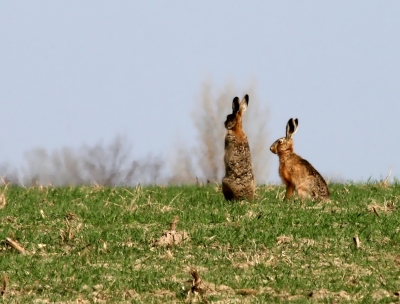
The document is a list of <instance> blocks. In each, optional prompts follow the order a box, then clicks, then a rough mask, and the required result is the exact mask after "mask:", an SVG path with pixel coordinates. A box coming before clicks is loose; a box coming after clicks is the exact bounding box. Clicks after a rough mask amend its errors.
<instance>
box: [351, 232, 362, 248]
mask: <svg viewBox="0 0 400 304" xmlns="http://www.w3.org/2000/svg"><path fill="white" fill-rule="evenodd" d="M353 242H354V246H355V247H356V249H359V248H360V247H361V242H360V239H359V238H358V235H355V236H354V237H353Z"/></svg>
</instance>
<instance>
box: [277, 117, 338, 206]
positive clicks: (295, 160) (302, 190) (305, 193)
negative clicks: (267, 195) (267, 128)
mask: <svg viewBox="0 0 400 304" xmlns="http://www.w3.org/2000/svg"><path fill="white" fill-rule="evenodd" d="M291 121H292V124H293V125H294V126H295V128H294V129H292V130H289V129H290V127H289V124H290V123H291ZM294 122H295V123H294ZM296 129H297V120H295V121H294V120H293V119H291V120H289V122H288V125H287V132H286V137H282V138H279V139H278V140H276V141H275V142H274V143H273V144H272V145H271V148H270V150H271V152H272V153H275V154H278V156H279V176H280V177H281V179H282V181H283V183H284V184H285V185H286V196H285V198H287V199H289V198H291V197H292V195H293V191H295V190H296V191H297V193H298V195H299V197H301V198H312V199H318V200H325V199H329V196H330V193H329V189H328V186H327V184H326V182H325V180H324V179H323V178H322V176H321V174H319V172H318V171H317V170H316V169H315V168H314V167H313V166H312V165H311V164H310V163H309V162H308V161H307V160H305V159H303V158H301V157H300V156H299V155H297V154H296V153H294V151H293V140H292V138H291V137H292V135H293V134H294V133H295V132H296Z"/></svg>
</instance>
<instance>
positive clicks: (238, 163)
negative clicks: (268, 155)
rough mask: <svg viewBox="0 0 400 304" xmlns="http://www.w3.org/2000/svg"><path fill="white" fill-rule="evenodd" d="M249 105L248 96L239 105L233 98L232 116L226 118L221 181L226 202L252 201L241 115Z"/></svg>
mask: <svg viewBox="0 0 400 304" xmlns="http://www.w3.org/2000/svg"><path fill="white" fill-rule="evenodd" d="M248 104H249V96H248V95H246V96H244V98H243V100H242V101H241V102H240V103H239V98H238V97H235V98H234V99H233V102H232V110H233V112H232V114H229V115H228V116H227V117H226V121H225V128H226V129H227V130H228V132H227V134H226V136H225V157H224V162H225V177H224V178H223V179H222V192H223V193H224V196H225V199H227V200H238V199H242V198H244V199H252V198H253V197H254V190H255V186H256V182H255V180H254V175H253V170H252V167H251V156H250V148H249V143H248V141H247V136H246V134H245V133H244V131H243V129H242V115H243V112H244V111H246V109H247V105H248Z"/></svg>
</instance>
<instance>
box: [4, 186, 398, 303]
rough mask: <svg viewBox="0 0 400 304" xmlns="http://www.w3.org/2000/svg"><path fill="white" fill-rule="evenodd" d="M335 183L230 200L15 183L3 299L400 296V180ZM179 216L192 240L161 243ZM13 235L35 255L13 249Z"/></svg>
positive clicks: (9, 197) (7, 192) (7, 213)
mask: <svg viewBox="0 0 400 304" xmlns="http://www.w3.org/2000/svg"><path fill="white" fill-rule="evenodd" d="M330 189H331V192H332V200H331V201H330V202H327V203H315V202H311V201H305V202H301V201H283V200H282V198H283V195H284V189H283V188H282V187H277V186H263V187H260V188H258V189H257V194H258V198H257V199H256V200H254V201H252V202H247V201H241V202H236V203H228V202H226V201H225V200H224V199H223V196H222V194H221V193H220V189H218V187H216V186H205V187H195V186H187V187H168V188H165V187H147V188H142V187H137V188H96V187H76V188H52V187H48V188H47V187H45V188H28V189H24V188H18V187H8V188H4V187H3V188H1V189H0V193H2V194H4V197H5V200H6V205H5V207H4V208H3V209H0V240H3V242H2V243H1V244H0V278H1V277H5V276H7V277H8V278H9V283H8V284H7V288H6V291H5V292H4V295H3V300H4V302H5V303H14V302H15V301H18V302H19V303H21V302H31V301H33V300H36V301H39V300H38V299H42V300H43V302H45V301H50V302H68V301H71V302H72V301H74V303H75V302H76V301H77V300H78V301H80V302H81V303H91V302H100V303H101V302H104V303H113V302H115V303H121V302H124V301H125V302H126V303H131V302H138V303H141V302H143V303H148V302H150V303H151V302H159V303H163V302H185V301H187V302H196V301H203V302H207V301H209V302H214V301H215V302H216V301H223V302H224V303H230V302H235V301H238V302H241V303H242V302H279V301H283V300H287V301H294V302H299V303H301V302H308V301H309V299H310V297H311V298H312V299H314V300H315V301H321V302H331V301H339V302H340V301H365V302H378V301H381V302H383V303H385V302H391V301H393V300H396V299H397V298H396V295H395V293H396V292H398V291H400V271H399V269H400V216H399V208H398V206H399V201H400V185H398V184H394V185H390V186H385V185H384V184H380V183H375V184H345V185H344V184H340V185H330ZM174 216H179V222H178V224H177V230H179V231H185V232H187V233H188V235H189V238H187V239H186V240H184V241H183V242H182V243H180V244H179V245H175V246H170V247H158V246H154V241H155V240H157V239H158V238H160V237H161V235H162V233H163V231H164V230H168V227H169V223H170V222H171V220H172V219H173V218H174ZM355 235H358V237H359V240H360V242H361V247H360V248H359V249H356V248H355V245H354V243H353V237H354V236H355ZM7 237H9V238H11V239H13V240H17V241H18V242H19V243H20V244H21V245H22V246H24V247H25V248H26V250H27V252H28V253H27V254H25V255H23V254H20V253H18V252H17V251H16V250H15V249H13V248H11V247H10V246H8V245H7V244H6V243H5V241H4V240H5V239H6V238H7ZM192 267H196V269H197V270H198V272H199V274H200V276H201V279H202V280H203V283H202V285H201V290H200V291H201V292H202V293H201V294H197V293H195V294H191V293H190V292H188V290H189V289H190V288H191V283H185V281H187V280H190V279H191V276H190V274H189V270H190V269H191V268H192ZM1 285H2V284H0V289H1ZM3 289H4V288H3Z"/></svg>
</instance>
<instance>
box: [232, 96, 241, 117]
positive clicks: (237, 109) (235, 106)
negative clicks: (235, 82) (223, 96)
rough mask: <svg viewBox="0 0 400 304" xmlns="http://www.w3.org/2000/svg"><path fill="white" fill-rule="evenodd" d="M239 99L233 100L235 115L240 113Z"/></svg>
mask: <svg viewBox="0 0 400 304" xmlns="http://www.w3.org/2000/svg"><path fill="white" fill-rule="evenodd" d="M239 108H240V107H239V97H237V96H236V97H235V98H233V101H232V113H233V114H235V113H236V112H238V111H239Z"/></svg>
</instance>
